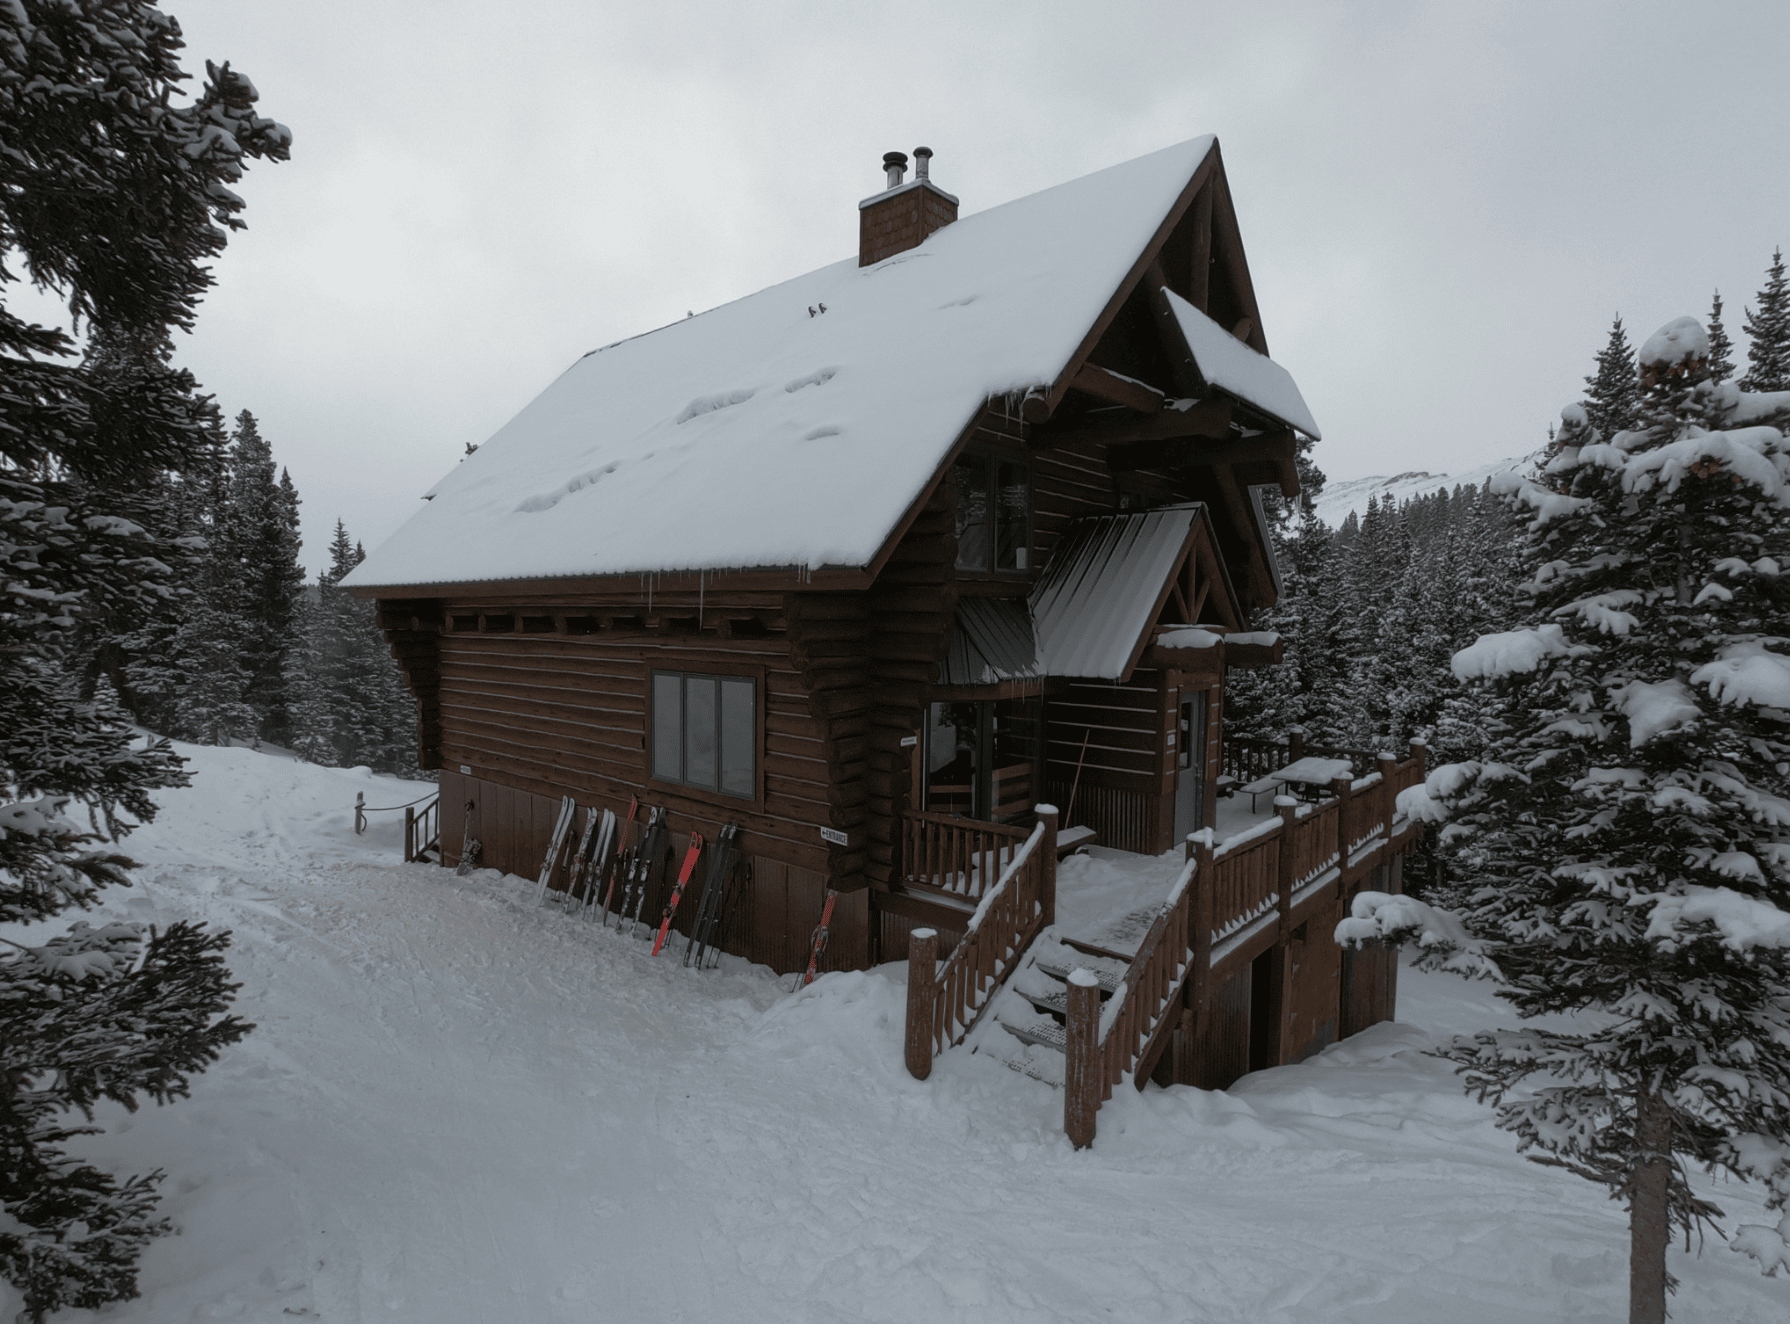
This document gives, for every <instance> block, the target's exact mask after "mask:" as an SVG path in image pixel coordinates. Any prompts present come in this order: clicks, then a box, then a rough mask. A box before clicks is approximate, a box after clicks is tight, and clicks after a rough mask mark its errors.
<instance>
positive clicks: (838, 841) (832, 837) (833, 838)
mask: <svg viewBox="0 0 1790 1324" xmlns="http://www.w3.org/2000/svg"><path fill="white" fill-rule="evenodd" d="M820 839H821V840H822V841H830V842H832V843H833V844H834V845H835V846H844V845H847V844H848V843H849V839H848V838H847V837H846V835H845V833H843V832H841V831H840V830H839V829H838V828H829V827H824V828H822V829H821V830H820Z"/></svg>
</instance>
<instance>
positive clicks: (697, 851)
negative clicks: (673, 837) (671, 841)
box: [653, 832, 702, 956]
mask: <svg viewBox="0 0 1790 1324" xmlns="http://www.w3.org/2000/svg"><path fill="white" fill-rule="evenodd" d="M701 854H702V833H700V832H692V833H691V834H690V849H689V850H687V851H685V852H684V867H683V868H681V869H679V870H678V871H677V886H676V887H674V888H672V889H671V900H669V901H667V902H666V903H665V918H664V919H663V920H661V921H660V922H659V936H658V937H657V938H655V939H654V940H653V955H654V956H657V955H658V954H659V949H660V948H661V947H663V946H664V945H665V935H666V934H667V933H669V932H671V917H672V916H673V915H675V914H677V903H678V902H679V901H682V900H683V899H684V888H686V887H688V886H689V885H690V877H691V875H693V874H694V873H695V872H696V857H697V856H699V855H701Z"/></svg>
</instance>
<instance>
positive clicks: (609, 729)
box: [441, 603, 835, 876]
mask: <svg viewBox="0 0 1790 1324" xmlns="http://www.w3.org/2000/svg"><path fill="white" fill-rule="evenodd" d="M712 606H713V604H712ZM717 609H718V608H717ZM448 610H449V613H450V615H451V614H453V613H455V612H469V608H468V607H466V606H463V605H462V604H459V603H454V604H450V605H449V608H448ZM729 666H735V667H739V666H745V667H754V668H763V675H764V688H763V692H762V694H761V696H760V702H761V703H762V704H763V705H764V708H765V713H764V716H765V743H764V747H763V748H761V750H760V752H759V759H760V763H761V775H762V778H763V784H764V799H763V804H762V805H754V804H752V803H749V802H746V801H738V802H729V801H725V800H718V801H716V802H715V803H712V804H711V803H708V802H706V801H704V800H703V799H702V798H701V797H699V796H697V795H690V796H684V795H680V794H677V793H675V792H670V791H661V790H660V789H659V788H657V787H654V788H652V789H650V790H646V791H643V790H642V788H643V787H644V786H645V783H646V773H647V752H646V713H647V684H648V676H649V674H650V672H651V671H652V670H653V669H655V668H664V669H670V670H690V671H703V670H709V669H715V668H722V669H725V668H726V667H729ZM441 681H442V698H441V713H442V726H443V731H442V752H443V757H444V761H445V763H446V765H447V766H448V767H449V768H457V767H459V766H461V765H465V766H468V767H470V768H471V769H472V770H473V773H474V774H475V775H479V776H482V777H485V778H486V779H488V780H496V781H501V782H503V783H504V784H506V785H508V786H511V787H514V788H516V789H517V790H520V791H525V792H528V793H530V794H533V795H537V796H543V797H546V798H548V799H549V800H551V801H553V802H554V803H557V800H558V797H559V796H561V795H571V796H573V797H574V798H576V799H577V800H578V802H579V804H580V805H584V804H589V803H592V802H596V803H598V804H600V805H603V806H606V807H610V808H614V809H616V810H617V812H625V810H626V807H627V803H628V798H629V797H630V796H631V795H633V794H635V793H637V792H639V793H641V795H642V799H643V800H645V801H646V802H648V803H651V804H657V803H659V802H660V801H663V802H665V803H666V804H667V805H668V806H669V807H670V808H671V810H672V828H673V832H674V833H678V832H683V833H687V832H688V831H689V830H690V829H691V828H692V827H695V828H697V829H698V830H701V831H704V832H705V833H713V832H715V831H718V830H719V827H720V825H721V823H722V822H725V821H728V820H732V821H735V822H738V823H739V824H740V827H741V830H742V834H743V837H742V842H741V849H742V850H743V851H745V852H747V853H749V854H764V855H766V856H767V857H769V858H775V859H779V860H782V861H785V862H786V863H788V864H791V865H795V866H797V867H799V868H806V869H810V870H813V871H815V872H818V873H821V874H822V875H823V876H824V875H825V873H826V869H827V850H826V846H825V844H824V843H823V842H822V841H821V838H820V832H819V829H820V827H821V826H823V825H829V826H830V825H831V819H832V817H833V816H834V813H835V811H834V809H833V807H832V806H831V805H830V804H829V801H828V790H829V781H828V772H827V764H826V760H825V757H824V754H823V745H822V741H821V740H820V739H819V738H818V736H819V731H818V729H817V727H816V725H815V723H814V721H813V718H812V717H811V715H810V713H809V711H808V695H807V692H806V689H805V687H804V686H803V684H802V681H801V679H800V677H799V676H798V675H797V674H796V672H795V670H794V668H793V665H792V664H791V662H790V659H789V650H788V647H787V645H786V643H785V642H784V640H783V639H781V638H778V637H775V636H771V637H767V638H763V639H719V638H713V637H701V638H681V637H677V636H672V637H668V638H662V639H640V638H635V639H631V640H628V641H626V642H621V641H616V642H610V641H607V640H605V639H604V637H603V636H602V635H600V634H599V635H560V634H488V635H484V634H472V633H454V632H450V633H448V634H446V635H443V636H442V637H441ZM443 803H444V804H448V805H451V801H444V802H443ZM705 824H706V825H707V826H703V825H705ZM680 825H681V826H680ZM535 867H537V868H538V862H537V864H536V866H535Z"/></svg>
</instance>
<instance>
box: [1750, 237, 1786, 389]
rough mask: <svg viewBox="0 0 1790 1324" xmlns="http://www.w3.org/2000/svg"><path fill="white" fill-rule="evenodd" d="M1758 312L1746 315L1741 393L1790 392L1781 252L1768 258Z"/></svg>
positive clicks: (1781, 250)
mask: <svg viewBox="0 0 1790 1324" xmlns="http://www.w3.org/2000/svg"><path fill="white" fill-rule="evenodd" d="M1756 298H1757V299H1758V304H1759V307H1758V311H1756V312H1755V311H1754V310H1752V309H1750V308H1749V309H1748V310H1747V314H1746V334H1747V351H1746V362H1747V369H1746V376H1744V377H1742V378H1741V379H1740V389H1741V390H1743V391H1755V392H1762V391H1790V282H1787V281H1786V280H1785V277H1784V250H1783V249H1781V248H1780V249H1777V250H1776V251H1774V252H1773V253H1772V255H1771V266H1770V267H1769V268H1767V269H1766V272H1765V284H1764V286H1763V287H1762V288H1761V289H1760V291H1759V293H1758V295H1757V296H1756Z"/></svg>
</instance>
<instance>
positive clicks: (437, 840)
mask: <svg viewBox="0 0 1790 1324" xmlns="http://www.w3.org/2000/svg"><path fill="white" fill-rule="evenodd" d="M430 851H434V852H436V855H437V857H439V856H440V853H441V796H440V795H439V794H438V795H436V796H435V798H434V799H432V800H430V801H428V803H426V804H424V805H423V807H422V808H421V809H413V808H410V807H409V806H406V807H405V809H404V862H405V863H406V864H409V863H411V862H412V861H415V860H421V859H426V858H427V857H428V853H429V852H430Z"/></svg>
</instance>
